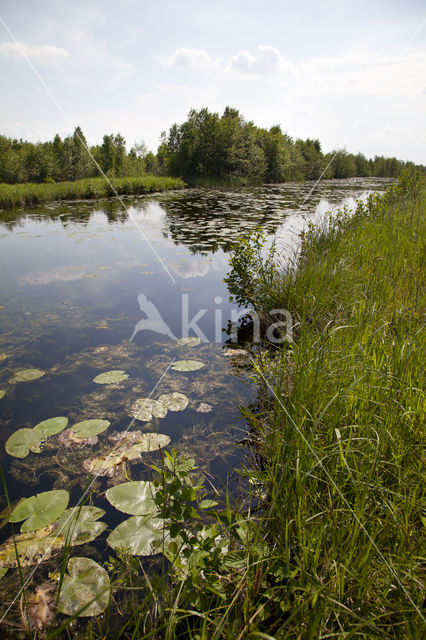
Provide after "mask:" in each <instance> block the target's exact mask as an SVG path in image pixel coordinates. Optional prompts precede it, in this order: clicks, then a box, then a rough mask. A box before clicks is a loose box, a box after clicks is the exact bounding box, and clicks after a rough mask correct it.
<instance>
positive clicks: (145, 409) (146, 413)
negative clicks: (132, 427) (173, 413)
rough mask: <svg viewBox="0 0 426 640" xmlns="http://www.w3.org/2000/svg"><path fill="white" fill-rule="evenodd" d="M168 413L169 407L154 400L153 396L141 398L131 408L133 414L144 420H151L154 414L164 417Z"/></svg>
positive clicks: (137, 418) (156, 416)
mask: <svg viewBox="0 0 426 640" xmlns="http://www.w3.org/2000/svg"><path fill="white" fill-rule="evenodd" d="M166 414H167V409H166V408H165V407H163V405H161V404H160V403H159V402H157V400H152V399H151V398H139V399H138V400H136V402H134V403H133V405H132V408H131V409H130V415H131V416H133V417H134V418H136V420H142V421H144V422H149V421H150V420H152V417H153V416H154V417H155V418H164V417H165V416H166Z"/></svg>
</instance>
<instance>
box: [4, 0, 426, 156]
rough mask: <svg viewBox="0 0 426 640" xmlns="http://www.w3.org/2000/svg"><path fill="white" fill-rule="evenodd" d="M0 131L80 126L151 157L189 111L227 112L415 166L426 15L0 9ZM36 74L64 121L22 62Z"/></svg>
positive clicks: (202, 4) (291, 7)
mask: <svg viewBox="0 0 426 640" xmlns="http://www.w3.org/2000/svg"><path fill="white" fill-rule="evenodd" d="M0 16H1V18H2V19H3V20H4V23H5V24H6V25H7V27H8V28H9V30H10V32H11V34H13V36H14V38H15V39H16V41H18V43H20V44H16V42H15V41H14V40H13V37H12V36H11V35H10V33H8V31H7V29H6V28H5V26H4V25H3V24H1V23H0V69H1V78H2V89H3V90H2V100H1V101H0V121H1V129H0V130H1V133H5V134H6V135H11V136H16V137H24V138H27V139H30V140H46V139H50V138H52V137H53V135H54V134H55V133H56V132H59V133H60V134H61V135H67V134H69V133H70V132H72V129H73V127H74V126H75V125H77V124H79V125H80V126H81V127H82V129H83V131H84V133H85V134H86V137H87V139H88V141H89V142H90V143H91V144H93V143H97V142H100V141H101V138H102V135H103V134H104V133H112V132H114V133H117V132H121V133H122V134H123V135H124V136H125V138H126V140H127V143H128V146H129V147H130V146H131V144H132V143H133V142H134V141H135V140H136V141H140V140H141V139H143V140H144V141H145V142H146V143H147V145H148V146H149V147H150V148H151V149H153V150H155V149H156V148H157V145H158V139H159V136H160V133H161V131H162V130H165V129H166V130H167V129H168V128H169V127H170V125H171V124H172V123H173V122H182V121H183V120H184V119H185V117H186V114H187V113H188V111H189V109H190V108H192V107H195V108H200V107H203V106H206V107H208V108H209V109H211V110H214V111H219V112H222V111H223V109H224V107H225V106H226V105H231V106H234V107H237V108H238V109H240V111H241V112H242V113H243V114H244V115H245V117H246V118H247V119H249V120H253V121H254V122H255V123H256V124H258V125H260V126H266V127H270V126H272V125H273V124H276V123H279V124H281V126H282V128H283V130H285V131H287V133H288V134H289V135H290V136H292V137H294V138H296V137H302V138H306V137H311V138H312V137H315V138H319V139H320V140H321V142H322V145H323V150H324V151H329V150H331V149H333V148H337V147H341V146H345V147H346V148H347V149H348V150H350V151H353V152H358V151H362V152H363V153H365V154H366V155H367V156H374V155H375V154H384V155H391V156H393V155H395V156H397V157H399V158H402V159H404V160H414V161H415V162H421V163H424V164H426V152H425V150H426V127H425V123H426V118H425V116H426V23H424V24H423V26H421V25H422V23H423V21H424V19H425V18H426V8H425V7H424V3H423V2H417V1H415V0H412V1H410V0H408V1H407V2H402V1H398V2H397V1H394V0H388V1H386V2H385V1H378V0H377V1H375V0H369V1H368V2H367V1H365V2H364V0H358V2H353V1H352V0H348V1H343V0H341V1H340V2H331V1H327V0H323V1H322V2H318V1H315V2H312V1H310V0H309V1H302V0H299V2H294V1H293V2H287V1H286V0H282V1H278V0H276V1H272V0H263V1H262V2H260V0H256V1H252V0H244V1H240V0H228V1H227V2H222V1H219V0H210V1H206V0H198V1H196V2H195V1H193V0H184V1H180V2H179V1H178V0H176V1H173V2H172V1H169V0H156V1H155V2H152V0H150V1H149V2H148V1H145V0H140V1H136V0H120V1H119V2H117V1H115V2H110V1H109V0H105V1H103V2H102V1H100V0H95V1H90V0H89V1H80V2H79V1H74V0H68V1H63V0H31V1H29V0H28V1H27V0H20V1H19V2H17V1H16V0H1V1H0ZM22 49H23V50H24V51H25V53H26V55H27V56H28V58H29V59H30V60H31V61H32V63H33V64H34V66H35V67H36V68H37V70H38V72H39V73H40V75H41V77H42V78H43V80H44V82H45V83H46V85H47V86H48V87H49V89H50V91H51V93H52V94H53V95H54V97H55V98H56V100H57V102H58V103H59V104H60V106H61V108H62V110H63V112H65V114H66V117H65V116H64V115H63V113H61V111H60V110H59V109H58V107H57V106H56V104H55V103H54V101H53V100H52V98H51V97H50V96H49V95H48V93H47V92H46V90H45V88H44V87H43V84H42V83H41V82H40V80H39V79H38V78H37V76H36V75H35V73H34V71H33V70H32V69H31V68H30V66H29V65H28V62H27V61H26V60H25V57H24V56H23V55H22Z"/></svg>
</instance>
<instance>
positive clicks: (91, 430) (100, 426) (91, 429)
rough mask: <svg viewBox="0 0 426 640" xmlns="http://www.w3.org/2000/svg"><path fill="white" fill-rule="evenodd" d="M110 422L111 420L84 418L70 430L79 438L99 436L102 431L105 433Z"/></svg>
mask: <svg viewBox="0 0 426 640" xmlns="http://www.w3.org/2000/svg"><path fill="white" fill-rule="evenodd" d="M110 424H111V423H110V421H109V420H99V419H91V420H82V421H81V422H77V423H76V424H74V425H73V426H72V427H71V429H70V431H71V433H72V435H74V436H76V437H77V438H89V437H90V436H97V435H99V434H100V433H103V432H104V431H106V429H108V427H109V425H110Z"/></svg>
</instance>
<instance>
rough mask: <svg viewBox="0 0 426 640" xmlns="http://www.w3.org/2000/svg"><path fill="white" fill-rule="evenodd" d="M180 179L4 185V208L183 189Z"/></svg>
mask: <svg viewBox="0 0 426 640" xmlns="http://www.w3.org/2000/svg"><path fill="white" fill-rule="evenodd" d="M184 187H185V184H184V183H183V182H182V180H181V179H180V178H170V177H161V176H147V175H145V176H141V177H138V178H134V177H132V178H111V180H110V183H108V182H107V181H106V180H105V178H86V179H84V180H76V181H75V182H49V183H43V184H35V183H29V182H28V183H22V184H0V207H1V208H3V209H10V208H13V207H26V206H30V205H35V204H44V203H45V202H52V201H53V200H81V199H83V200H85V199H92V198H93V199H96V198H108V197H112V196H115V195H116V194H118V195H120V196H123V195H144V194H146V193H153V192H155V191H165V190H166V189H183V188H184Z"/></svg>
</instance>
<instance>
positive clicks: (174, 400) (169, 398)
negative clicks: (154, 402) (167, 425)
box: [158, 391, 189, 411]
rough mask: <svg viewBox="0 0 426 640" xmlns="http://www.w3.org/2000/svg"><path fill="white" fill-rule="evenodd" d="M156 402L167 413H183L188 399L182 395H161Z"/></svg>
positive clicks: (175, 393)
mask: <svg viewBox="0 0 426 640" xmlns="http://www.w3.org/2000/svg"><path fill="white" fill-rule="evenodd" d="M158 402H159V403H160V404H161V405H162V406H163V407H164V408H165V409H166V410H169V411H183V410H184V409H186V407H187V406H188V402H189V400H188V398H187V397H186V396H185V395H184V394H183V393H177V391H175V392H174V393H163V395H161V396H160V397H159V398H158Z"/></svg>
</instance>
